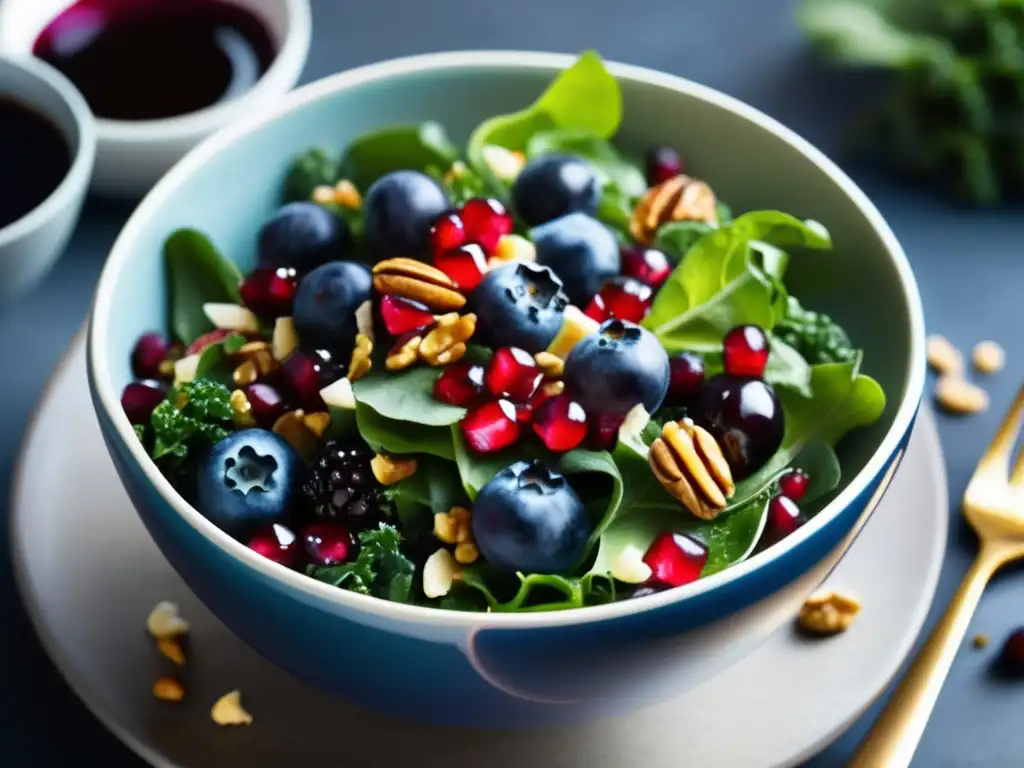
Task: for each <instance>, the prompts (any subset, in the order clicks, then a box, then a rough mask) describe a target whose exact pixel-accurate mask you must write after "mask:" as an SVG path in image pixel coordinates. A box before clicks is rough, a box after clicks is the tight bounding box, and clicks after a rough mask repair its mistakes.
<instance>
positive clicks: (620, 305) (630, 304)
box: [588, 277, 654, 323]
mask: <svg viewBox="0 0 1024 768" xmlns="http://www.w3.org/2000/svg"><path fill="white" fill-rule="evenodd" d="M594 298H595V300H596V299H600V300H601V303H603V304H604V308H605V311H606V313H607V315H606V317H604V318H597V317H594V318H593V319H594V320H598V321H600V322H603V321H604V320H607V319H609V318H612V317H617V318H618V319H620V320H628V321H629V322H631V323H639V322H640V321H641V320H643V319H644V317H646V316H647V313H648V312H649V311H650V309H651V303H652V302H653V301H654V290H653V289H652V288H651V286H649V285H645V284H644V283H641V282H640V281H639V280H634V279H633V278H632V277H613V278H612V279H611V280H609V281H608V282H606V283H605V284H604V285H602V286H601V290H600V291H598V292H597V296H595V297H594ZM593 304H594V303H593V302H591V305H592V306H593ZM588 310H589V307H588ZM591 317H593V316H591Z"/></svg>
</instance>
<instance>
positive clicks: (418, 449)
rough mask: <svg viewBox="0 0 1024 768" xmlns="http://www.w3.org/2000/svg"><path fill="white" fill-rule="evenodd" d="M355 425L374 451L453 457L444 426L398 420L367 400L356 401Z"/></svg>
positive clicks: (444, 457)
mask: <svg viewBox="0 0 1024 768" xmlns="http://www.w3.org/2000/svg"><path fill="white" fill-rule="evenodd" d="M356 427H357V429H358V430H359V434H360V436H361V437H362V438H363V440H365V441H366V443H367V445H369V446H370V447H371V448H373V450H375V451H385V452H387V453H426V454H430V455H431V456H437V457H439V458H442V459H447V460H449V461H452V460H453V459H454V458H455V450H454V448H453V446H452V437H451V432H450V431H449V429H448V428H447V427H435V426H430V425H427V424H417V423H415V422H412V421H399V420H397V419H389V418H388V417H387V416H382V415H381V414H380V413H378V412H377V411H375V410H374V409H373V408H372V407H371V406H369V405H367V404H366V403H361V402H357V403H356Z"/></svg>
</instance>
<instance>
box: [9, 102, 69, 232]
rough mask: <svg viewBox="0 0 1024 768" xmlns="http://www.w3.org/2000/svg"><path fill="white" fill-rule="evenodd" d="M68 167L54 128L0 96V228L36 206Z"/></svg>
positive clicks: (62, 140) (61, 140)
mask: <svg viewBox="0 0 1024 768" xmlns="http://www.w3.org/2000/svg"><path fill="white" fill-rule="evenodd" d="M70 168H71V150H70V149H69V147H68V142H67V140H66V139H65V138H64V135H63V134H62V133H61V132H60V130H58V128H57V127H56V126H55V125H54V124H53V123H51V122H50V121H49V120H48V119H47V118H45V117H43V116H42V115H40V114H39V113H38V112H35V111H34V110H33V109H31V108H29V107H27V106H25V105H23V104H20V103H18V102H16V101H12V100H11V99H8V98H5V97H3V96H0V180H2V181H0V228H2V227H6V226H7V225H8V224H12V223H13V222H15V221H17V220H18V219H20V218H22V217H23V216H25V215H26V214H27V213H29V212H30V211H32V210H33V209H34V208H36V207H37V206H38V205H39V204H40V203H42V202H43V201H44V200H46V198H48V197H49V196H50V194H51V193H52V192H53V191H54V190H55V189H57V187H58V186H60V183H61V182H62V181H63V180H64V177H65V176H67V174H68V171H69V170H70Z"/></svg>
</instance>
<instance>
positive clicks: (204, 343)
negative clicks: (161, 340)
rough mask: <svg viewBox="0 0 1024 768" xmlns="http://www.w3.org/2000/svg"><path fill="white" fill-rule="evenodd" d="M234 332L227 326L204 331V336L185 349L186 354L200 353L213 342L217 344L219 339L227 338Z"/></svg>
mask: <svg viewBox="0 0 1024 768" xmlns="http://www.w3.org/2000/svg"><path fill="white" fill-rule="evenodd" d="M232 333H234V331H229V330H228V329H227V328H217V329H216V330H213V331H210V332H209V333H204V334H203V335H202V336H200V337H199V338H198V339H196V340H195V341H193V342H192V343H191V344H189V345H188V347H187V348H186V349H185V356H186V357H188V356H189V355H198V354H199V353H200V352H202V351H203V350H204V349H206V348H207V347H208V346H210V345H211V344H216V343H217V342H218V341H222V340H223V339H226V338H227V337H228V336H230V335H231V334H232Z"/></svg>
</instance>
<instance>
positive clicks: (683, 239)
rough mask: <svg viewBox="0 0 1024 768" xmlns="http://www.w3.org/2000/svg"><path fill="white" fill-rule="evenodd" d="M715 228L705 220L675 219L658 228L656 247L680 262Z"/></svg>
mask: <svg viewBox="0 0 1024 768" xmlns="http://www.w3.org/2000/svg"><path fill="white" fill-rule="evenodd" d="M714 229H715V228H714V227H712V226H711V225H710V224H708V223H707V222H704V221H675V222H672V223H671V224H666V225H665V226H663V227H660V228H659V229H658V233H657V234H656V235H655V237H654V247H655V248H657V249H658V250H659V251H663V252H664V253H665V254H666V255H667V256H668V257H669V258H671V259H672V260H673V261H675V262H679V261H681V260H682V258H683V256H685V255H686V252H687V251H689V250H690V249H691V248H692V247H693V246H694V245H695V244H696V243H697V241H698V240H700V239H701V238H702V237H704V235H706V234H708V233H709V232H713V231H714Z"/></svg>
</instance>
